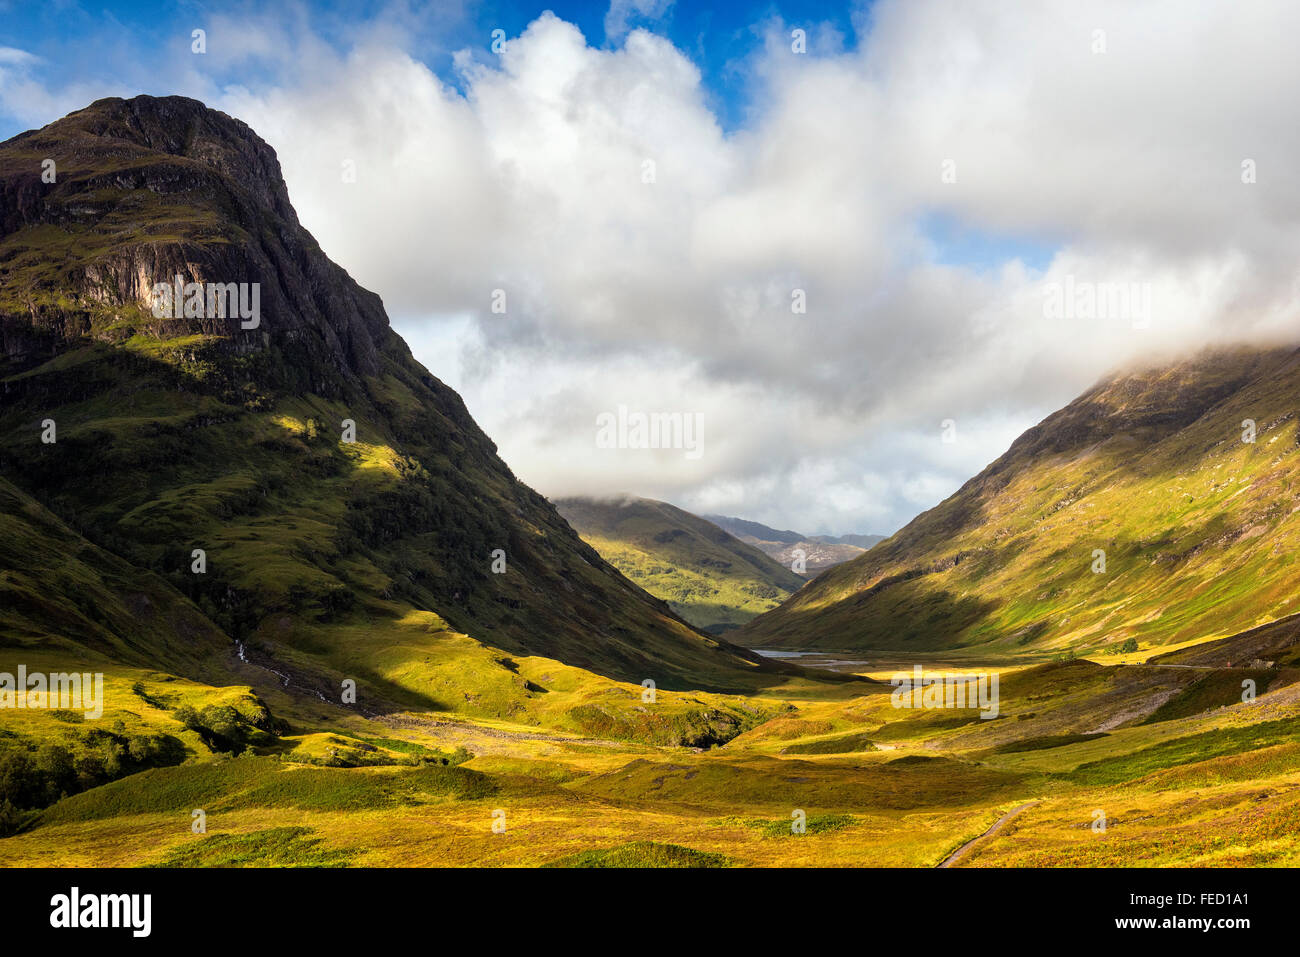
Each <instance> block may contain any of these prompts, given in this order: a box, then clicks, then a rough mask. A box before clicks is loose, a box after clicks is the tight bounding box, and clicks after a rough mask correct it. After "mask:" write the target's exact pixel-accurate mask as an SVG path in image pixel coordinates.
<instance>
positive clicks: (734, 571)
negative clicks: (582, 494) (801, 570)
mask: <svg viewBox="0 0 1300 957" xmlns="http://www.w3.org/2000/svg"><path fill="white" fill-rule="evenodd" d="M555 507H556V509H557V510H558V511H559V513H560V514H561V515H562V516H564V518H565V519H566V520H567V521H568V522H569V524H570V525H572V526H573V527H574V529H576V530H577V532H578V534H579V535H581V536H582V538H583V541H585V542H587V544H589V545H591V546H592V547H593V548H594V549H596V551H598V552H600V554H601V556H602V557H603V558H604V559H605V560H606V561H608V562H610V563H611V564H612V565H613V566H614V567H615V568H617V569H618V570H619V571H621V572H622V573H623V574H624V575H626V576H627V577H628V578H630V579H631V580H632V581H634V582H636V583H637V584H638V585H640V586H641V587H642V588H644V589H645V590H646V591H648V592H649V593H650V594H652V595H654V596H656V597H658V598H662V599H664V600H665V601H667V602H668V605H669V607H671V608H672V609H673V611H675V612H677V614H679V615H681V616H682V617H683V618H685V619H686V620H687V621H689V622H690V623H691V624H693V625H695V626H696V627H698V628H703V629H705V630H706V631H710V632H714V633H721V632H725V631H727V630H728V629H730V628H734V627H737V626H738V625H740V624H743V623H744V622H746V621H749V620H750V619H751V618H753V617H755V616H756V615H759V614H762V613H763V612H765V611H768V610H770V609H772V608H775V607H776V606H777V605H779V604H780V603H781V602H782V601H784V600H785V599H786V598H787V597H788V596H789V595H790V594H791V593H793V592H795V591H797V590H798V589H799V588H800V587H802V586H803V583H804V582H803V579H802V578H800V577H799V576H798V575H796V574H795V573H794V572H792V571H790V569H789V568H787V567H785V566H783V565H779V564H777V563H776V562H775V561H773V560H772V559H771V558H769V557H767V555H765V554H764V553H763V552H761V551H759V550H758V549H757V548H754V547H753V546H752V545H747V544H745V543H744V542H742V541H740V540H739V539H738V538H736V537H734V536H732V535H730V534H728V533H727V532H725V531H723V530H722V529H721V528H719V527H718V526H717V525H714V524H713V523H712V522H707V521H705V520H704V519H702V518H699V517H698V516H696V515H692V514H691V513H689V512H685V511H682V510H681V509H680V508H676V507H674V506H672V505H669V504H668V503H667V502H656V501H653V500H651V499H645V498H622V499H610V500H597V499H591V498H566V499H559V500H557V501H556V502H555Z"/></svg>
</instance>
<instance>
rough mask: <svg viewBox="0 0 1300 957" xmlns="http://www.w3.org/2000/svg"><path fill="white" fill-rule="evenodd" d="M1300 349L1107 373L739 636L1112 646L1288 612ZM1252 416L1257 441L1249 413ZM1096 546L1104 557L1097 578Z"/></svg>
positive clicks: (1220, 354)
mask: <svg viewBox="0 0 1300 957" xmlns="http://www.w3.org/2000/svg"><path fill="white" fill-rule="evenodd" d="M1297 396H1300V354H1297V353H1296V352H1293V351H1292V350H1290V349H1273V350H1253V349H1244V348H1243V349H1220V350H1213V351H1209V352H1205V353H1203V354H1200V355H1198V356H1196V357H1194V358H1190V359H1186V360H1183V361H1179V362H1174V363H1167V364H1164V365H1160V366H1158V367H1155V368H1147V369H1141V370H1136V371H1127V372H1124V373H1122V374H1119V375H1116V376H1114V377H1112V378H1109V379H1107V380H1105V381H1103V382H1101V383H1099V384H1098V385H1097V386H1095V387H1094V388H1092V389H1090V390H1089V391H1088V392H1086V393H1085V394H1084V395H1082V396H1080V397H1079V398H1078V399H1077V400H1075V401H1074V402H1072V403H1070V404H1069V405H1068V406H1066V407H1065V408H1063V409H1062V410H1060V411H1059V412H1057V413H1055V414H1053V415H1051V416H1049V417H1048V418H1047V419H1045V420H1044V421H1043V422H1042V423H1040V424H1039V425H1037V426H1035V427H1034V428H1032V429H1030V430H1029V431H1028V432H1026V433H1025V434H1024V435H1023V436H1021V437H1020V438H1019V439H1017V440H1016V442H1015V443H1013V445H1012V446H1011V448H1010V449H1009V450H1008V451H1007V452H1006V453H1005V454H1004V455H1003V456H1001V457H1000V458H999V459H998V460H997V461H996V462H994V463H993V464H992V465H990V466H989V467H988V468H986V469H985V470H984V471H983V472H981V473H980V474H979V475H977V476H976V477H975V478H973V479H971V480H970V481H969V482H967V483H966V484H965V485H964V486H963V487H962V488H961V489H960V490H959V491H958V492H957V493H956V494H954V495H953V496H952V497H950V498H949V499H947V500H946V501H944V502H943V503H942V504H940V505H938V506H936V507H935V508H933V509H931V510H930V511H928V512H926V513H924V514H922V515H920V516H918V517H917V518H916V519H915V520H914V521H912V522H911V523H910V524H909V525H908V526H907V527H906V528H904V529H902V530H901V531H899V532H898V533H897V534H895V535H894V536H893V537H891V538H890V539H889V540H887V541H885V542H883V543H881V544H879V545H877V546H875V547H874V548H873V549H871V551H870V552H868V553H867V554H865V555H863V556H862V557H861V558H858V559H856V560H855V561H852V562H850V563H848V564H846V565H842V566H839V567H837V568H834V569H831V570H830V571H829V572H827V573H825V574H823V575H822V576H821V577H820V578H818V579H817V580H816V581H814V582H813V583H811V584H810V585H809V586H808V587H807V588H805V589H803V590H802V591H801V592H800V593H799V594H798V595H796V596H795V597H794V598H792V599H791V600H790V601H789V602H787V603H786V604H785V605H783V606H782V607H781V608H780V609H778V610H777V611H775V612H772V613H770V614H768V615H765V616H763V618H761V619H759V620H756V621H755V622H753V623H752V624H751V625H750V626H748V627H747V628H746V629H744V630H743V632H741V633H740V634H739V635H738V636H737V637H738V640H742V641H746V642H748V643H750V644H752V645H769V644H770V645H785V646H789V647H823V648H836V649H847V648H857V649H869V648H870V649H881V648H886V649H912V650H925V649H951V648H959V647H966V646H977V645H978V646H986V647H987V648H991V649H998V650H1002V651H1007V652H1042V651H1044V650H1052V651H1057V650H1061V649H1078V650H1081V651H1084V652H1095V651H1103V650H1117V649H1118V648H1119V646H1120V645H1121V644H1123V643H1124V642H1125V641H1126V640H1127V639H1130V638H1132V639H1134V640H1135V641H1136V642H1138V643H1139V645H1140V646H1141V647H1142V648H1148V647H1150V646H1165V645H1175V644H1178V643H1183V642H1190V641H1200V640H1204V639H1209V638H1215V637H1221V636H1226V635H1231V634H1234V633H1236V632H1239V631H1243V630H1245V629H1248V628H1250V627H1252V626H1254V625H1257V624H1261V623H1264V622H1268V621H1271V620H1273V619H1275V618H1279V617H1282V616H1285V615H1287V614H1290V613H1291V612H1293V611H1296V610H1297V608H1296V605H1295V601H1296V591H1297V584H1298V583H1300V566H1298V565H1297V559H1296V557H1295V556H1296V553H1297V548H1296V545H1297V543H1298V542H1300V515H1298V514H1297V513H1298V512H1300V457H1298V455H1300V449H1298V448H1297V445H1298V443H1300V433H1298V432H1297V420H1296V409H1297V405H1296V403H1297ZM1246 419H1251V420H1253V421H1254V422H1255V423H1256V426H1257V436H1256V438H1255V441H1254V442H1253V443H1246V442H1243V441H1242V435H1243V425H1242V423H1243V421H1244V420H1246ZM1098 551H1103V552H1104V553H1105V570H1104V572H1103V571H1098V572H1094V571H1093V568H1094V566H1096V567H1097V568H1098V569H1100V567H1101V566H1100V564H1099V563H1098V556H1097V555H1096V554H1095V553H1096V552H1098Z"/></svg>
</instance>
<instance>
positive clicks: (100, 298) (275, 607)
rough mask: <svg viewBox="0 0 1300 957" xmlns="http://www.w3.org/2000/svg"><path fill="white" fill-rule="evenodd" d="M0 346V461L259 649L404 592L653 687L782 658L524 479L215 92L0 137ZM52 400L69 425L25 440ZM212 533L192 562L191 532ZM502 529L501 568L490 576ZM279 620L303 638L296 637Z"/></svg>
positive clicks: (443, 611)
mask: <svg viewBox="0 0 1300 957" xmlns="http://www.w3.org/2000/svg"><path fill="white" fill-rule="evenodd" d="M47 159H48V160H53V161H54V163H55V166H56V170H57V177H56V180H55V182H45V181H44V180H43V178H42V171H43V168H44V165H45V164H44V161H45V160H47ZM177 276H180V277H181V279H182V281H185V282H193V283H221V284H229V283H258V284H259V286H260V304H261V309H260V317H259V319H260V322H259V323H258V325H257V326H256V328H244V327H243V326H242V324H241V322H240V320H239V318H236V317H228V318H221V317H219V316H216V317H214V316H211V315H193V316H191V317H189V318H158V317H156V316H155V315H154V313H153V308H152V306H153V289H154V286H155V285H156V284H159V283H170V282H173V281H174V280H175V278H176V277H177ZM0 339H2V340H3V346H4V353H3V355H0V477H3V478H5V479H8V480H9V481H12V482H13V484H14V485H15V486H16V487H17V488H18V489H19V490H20V491H21V492H23V493H25V494H27V495H30V496H32V497H33V498H34V499H35V500H37V501H38V502H39V503H40V504H41V505H42V506H44V507H46V508H48V509H49V510H50V511H51V512H52V513H53V514H55V515H56V516H57V517H58V518H59V519H61V520H63V521H65V522H68V523H69V524H70V525H72V526H73V527H74V528H75V529H76V530H77V531H78V532H79V533H81V534H84V535H86V536H87V537H88V538H89V539H90V541H92V542H93V543H94V544H96V545H97V546H99V547H100V548H103V549H105V550H106V551H109V552H112V553H113V554H115V555H118V556H121V557H122V558H124V559H125V560H127V561H129V562H130V563H131V564H132V565H134V566H136V567H138V568H142V569H147V570H149V571H151V572H153V573H156V574H158V575H163V576H167V577H168V581H169V582H170V583H171V584H173V585H174V586H175V587H176V588H178V589H180V590H181V591H183V592H184V593H185V594H186V595H187V597H189V598H191V599H192V600H194V601H195V602H196V603H197V604H198V605H199V606H200V607H201V608H202V609H203V610H204V612H205V613H206V614H208V615H210V616H211V617H212V619H213V621H215V622H217V623H218V624H219V625H220V627H221V629H222V630H224V632H225V633H226V634H227V635H228V636H229V637H230V638H232V639H238V640H246V639H247V640H256V641H257V642H260V643H261V647H262V649H263V651H262V653H266V654H276V653H278V652H281V651H286V650H292V652H293V653H294V654H300V655H305V656H308V657H310V656H312V655H316V654H326V652H325V651H322V650H321V649H322V648H326V647H327V646H328V645H329V641H330V640H334V641H338V642H342V641H350V640H352V638H351V637H350V636H352V635H354V634H355V632H353V631H350V630H348V629H349V628H364V627H365V626H367V625H374V623H376V622H390V623H391V621H392V620H394V618H396V619H397V620H401V619H402V618H403V617H405V616H406V615H407V614H408V613H409V612H410V611H411V610H412V609H414V610H416V611H423V612H433V613H436V614H437V615H438V616H439V617H440V619H442V620H443V621H445V622H447V623H448V624H449V625H450V626H451V627H452V628H454V629H455V630H457V631H459V632H462V633H463V634H465V635H468V636H470V637H471V638H474V639H476V640H478V641H480V642H483V643H485V644H488V645H490V646H492V647H494V648H499V649H503V650H506V651H509V652H512V653H520V654H535V655H542V656H545V657H549V658H554V659H558V660H560V661H563V662H565V663H566V664H571V665H576V666H579V667H583V668H587V669H588V670H592V671H596V672H599V673H601V674H604V675H608V676H617V677H619V678H620V679H624V680H628V681H634V682H637V683H639V682H640V681H641V680H642V679H643V678H645V677H653V678H655V680H657V681H658V682H659V686H660V687H663V688H669V687H692V688H724V687H736V686H738V685H739V683H741V682H746V681H749V680H751V675H752V674H754V673H755V672H761V673H763V674H775V667H774V666H772V665H770V664H767V663H766V662H762V661H759V660H757V659H756V658H755V657H754V656H752V655H750V654H748V653H747V652H743V651H741V650H740V649H738V648H735V647H733V646H730V645H728V644H726V643H724V642H720V641H715V640H712V639H708V638H705V637H704V636H702V635H700V634H699V633H698V632H695V631H694V630H692V629H691V628H690V627H689V626H688V625H686V624H685V623H684V622H683V621H681V620H680V619H679V618H677V617H676V616H675V615H673V614H672V612H671V611H670V610H669V609H668V608H667V607H666V606H665V605H664V604H663V603H662V602H659V601H658V600H656V599H653V598H651V597H650V596H649V595H647V594H646V593H645V592H643V591H641V590H640V589H639V588H637V587H636V586H635V585H633V584H632V583H631V582H629V581H628V580H627V579H626V578H624V577H623V576H622V575H621V574H619V572H618V571H617V570H615V569H614V568H613V567H612V566H610V565H608V564H607V563H605V562H604V561H603V560H601V558H600V557H599V556H598V555H597V554H596V552H595V551H594V550H592V549H591V548H590V547H588V546H587V545H586V544H585V543H584V542H583V541H582V540H581V539H580V538H579V537H578V536H577V534H576V533H575V532H574V531H573V529H572V528H570V527H569V525H568V524H567V523H566V522H565V521H564V520H563V519H562V518H561V517H560V516H559V514H558V513H557V512H556V511H555V509H554V508H553V507H552V506H551V505H550V504H549V503H548V502H547V501H546V500H545V499H544V498H543V497H542V496H540V495H539V494H537V493H536V492H535V491H533V490H532V489H530V488H529V487H528V486H526V485H524V484H523V483H522V482H520V481H518V480H517V479H516V478H515V476H514V475H513V474H512V473H511V471H510V469H509V468H508V467H507V466H506V464H505V463H504V462H503V461H502V460H501V459H500V457H499V456H498V455H497V454H496V447H495V446H494V445H493V443H492V441H491V439H489V438H488V437H487V436H486V435H485V434H484V433H483V431H482V430H481V429H479V428H478V426H477V424H476V423H475V422H474V421H473V419H472V417H471V416H470V414H469V412H468V411H467V409H466V408H465V404H464V402H463V401H462V400H461V398H460V396H459V395H457V394H456V392H455V391H454V390H452V389H450V388H448V387H447V386H446V385H444V384H443V383H442V382H440V381H439V380H438V379H437V378H436V377H435V376H433V375H431V374H430V373H429V371H428V370H426V369H425V368H424V367H423V366H421V365H420V364H419V363H418V362H416V361H415V359H414V358H413V357H412V356H411V353H410V351H409V349H407V347H406V344H405V343H404V342H403V341H402V339H401V338H400V337H399V336H398V335H397V334H396V333H394V332H393V331H392V330H391V329H390V328H389V325H388V319H387V316H386V315H385V313H384V310H383V306H382V303H381V302H380V300H379V297H378V296H376V295H374V294H373V293H370V292H367V291H366V290H364V289H362V288H360V287H359V286H358V285H357V284H356V283H355V282H353V280H352V279H351V278H350V277H349V276H348V275H347V273H346V272H345V271H344V270H343V269H341V268H340V267H338V266H337V265H335V264H334V263H332V262H331V261H330V260H329V259H328V258H327V257H326V256H325V254H324V253H323V252H322V251H321V249H320V248H319V246H318V245H317V244H316V242H315V240H314V239H313V238H312V237H311V236H310V234H308V233H307V231H306V230H304V229H303V228H302V226H301V225H300V224H299V222H298V218H297V216H296V214H295V213H294V210H293V207H292V206H291V205H290V202H289V197H288V192H287V189H286V187H285V184H284V180H283V178H282V176H281V172H280V167H279V164H278V162H277V161H276V158H275V154H274V152H273V151H272V150H271V148H270V147H269V146H267V145H266V143H264V142H263V141H262V140H261V139H259V138H258V137H257V136H256V134H254V133H253V132H252V131H251V130H250V129H249V128H248V127H247V126H245V125H244V124H243V123H240V122H238V121H237V120H234V119H232V118H230V117H228V116H226V115H224V114H222V113H218V112H216V111H213V110H209V109H207V108H206V107H204V106H203V105H202V104H201V103H198V102H196V101H194V100H188V99H184V98H181V97H164V98H153V97H137V98H135V99H132V100H120V99H109V100H101V101H99V102H97V103H94V104H92V105H91V106H90V107H88V108H86V109H85V110H81V111H79V112H77V113H73V114H71V115H70V116H68V117H65V118H64V119H62V120H59V121H58V122H55V123H52V124H50V125H49V126H47V127H45V128H43V129H41V130H37V131H34V132H30V133H25V134H23V135H21V136H17V137H14V138H13V139H11V140H9V141H8V142H6V143H3V144H0ZM51 360H56V361H51ZM47 417H49V418H51V419H55V420H57V421H58V422H59V429H60V433H59V439H58V442H57V444H54V445H42V444H41V443H40V441H39V440H38V439H36V438H35V436H36V435H37V433H36V431H34V425H38V424H39V423H41V422H42V421H43V420H44V419H46V418H47ZM309 417H310V418H309ZM349 420H350V421H352V422H353V425H354V427H355V429H356V431H357V432H358V434H359V437H358V439H357V443H358V444H357V445H355V446H353V445H347V446H345V445H344V444H343V442H341V441H340V438H339V436H340V433H339V431H338V429H339V427H340V425H341V423H342V422H344V421H349ZM293 423H300V424H293ZM363 448H365V449H367V450H368V452H362V451H361V450H362V449H363ZM367 454H368V455H370V460H369V462H366V461H364V459H365V456H366V455H367ZM236 524H238V525H240V526H241V528H243V529H244V531H243V532H242V533H241V535H239V536H237V537H234V538H232V537H231V528H232V526H233V525H236ZM309 529H310V531H309ZM218 540H220V541H223V542H224V543H225V545H224V547H223V548H222V550H221V552H220V558H219V560H216V561H214V562H212V563H211V567H210V568H209V570H208V571H207V572H206V573H205V574H204V575H203V576H202V578H201V579H200V578H197V577H196V576H194V575H189V574H186V571H185V570H186V569H188V567H189V566H188V559H185V556H187V555H189V554H190V553H189V548H190V547H192V545H191V543H192V542H213V541H218ZM498 549H499V550H500V551H501V552H502V553H504V554H506V555H508V557H509V573H508V574H497V573H495V572H493V571H491V570H490V569H489V560H490V557H491V556H492V555H493V554H494V553H495V552H496V551H497V550H498ZM281 622H288V623H289V625H287V626H286V627H287V628H288V630H289V632H293V631H294V628H293V627H292V626H293V625H294V624H295V623H297V624H298V625H300V626H301V628H302V629H303V630H304V631H305V632H306V633H309V634H312V635H314V636H315V638H313V639H312V641H311V642H308V645H307V647H306V648H302V647H296V646H293V641H292V640H290V639H282V638H281V637H280V636H281V631H282V629H281V628H280V623H281ZM385 627H388V628H389V632H388V633H389V634H391V633H392V627H393V626H391V624H390V625H388V626H385ZM331 629H337V632H338V633H339V634H345V635H347V636H349V637H347V638H337V639H330V640H326V639H322V637H321V636H323V635H328V634H330V633H331ZM399 630H400V629H399ZM282 641H283V643H284V644H283V646H282Z"/></svg>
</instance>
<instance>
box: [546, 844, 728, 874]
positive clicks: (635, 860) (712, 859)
mask: <svg viewBox="0 0 1300 957" xmlns="http://www.w3.org/2000/svg"><path fill="white" fill-rule="evenodd" d="M732 865H733V862H732V861H731V860H730V859H729V858H727V857H724V856H723V855H721V854H710V853H707V852H704V851H696V850H692V849H691V848H689V847H682V846H681V845H679V844H659V843H656V842H654V841H633V842H632V843H630V844H623V845H621V846H619V847H610V848H602V849H600V850H592V851H582V852H581V853H578V854H570V855H568V856H566V857H562V858H560V859H559V860H558V861H553V862H551V863H549V864H547V865H546V866H547V867H624V868H642V867H731V866H732Z"/></svg>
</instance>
